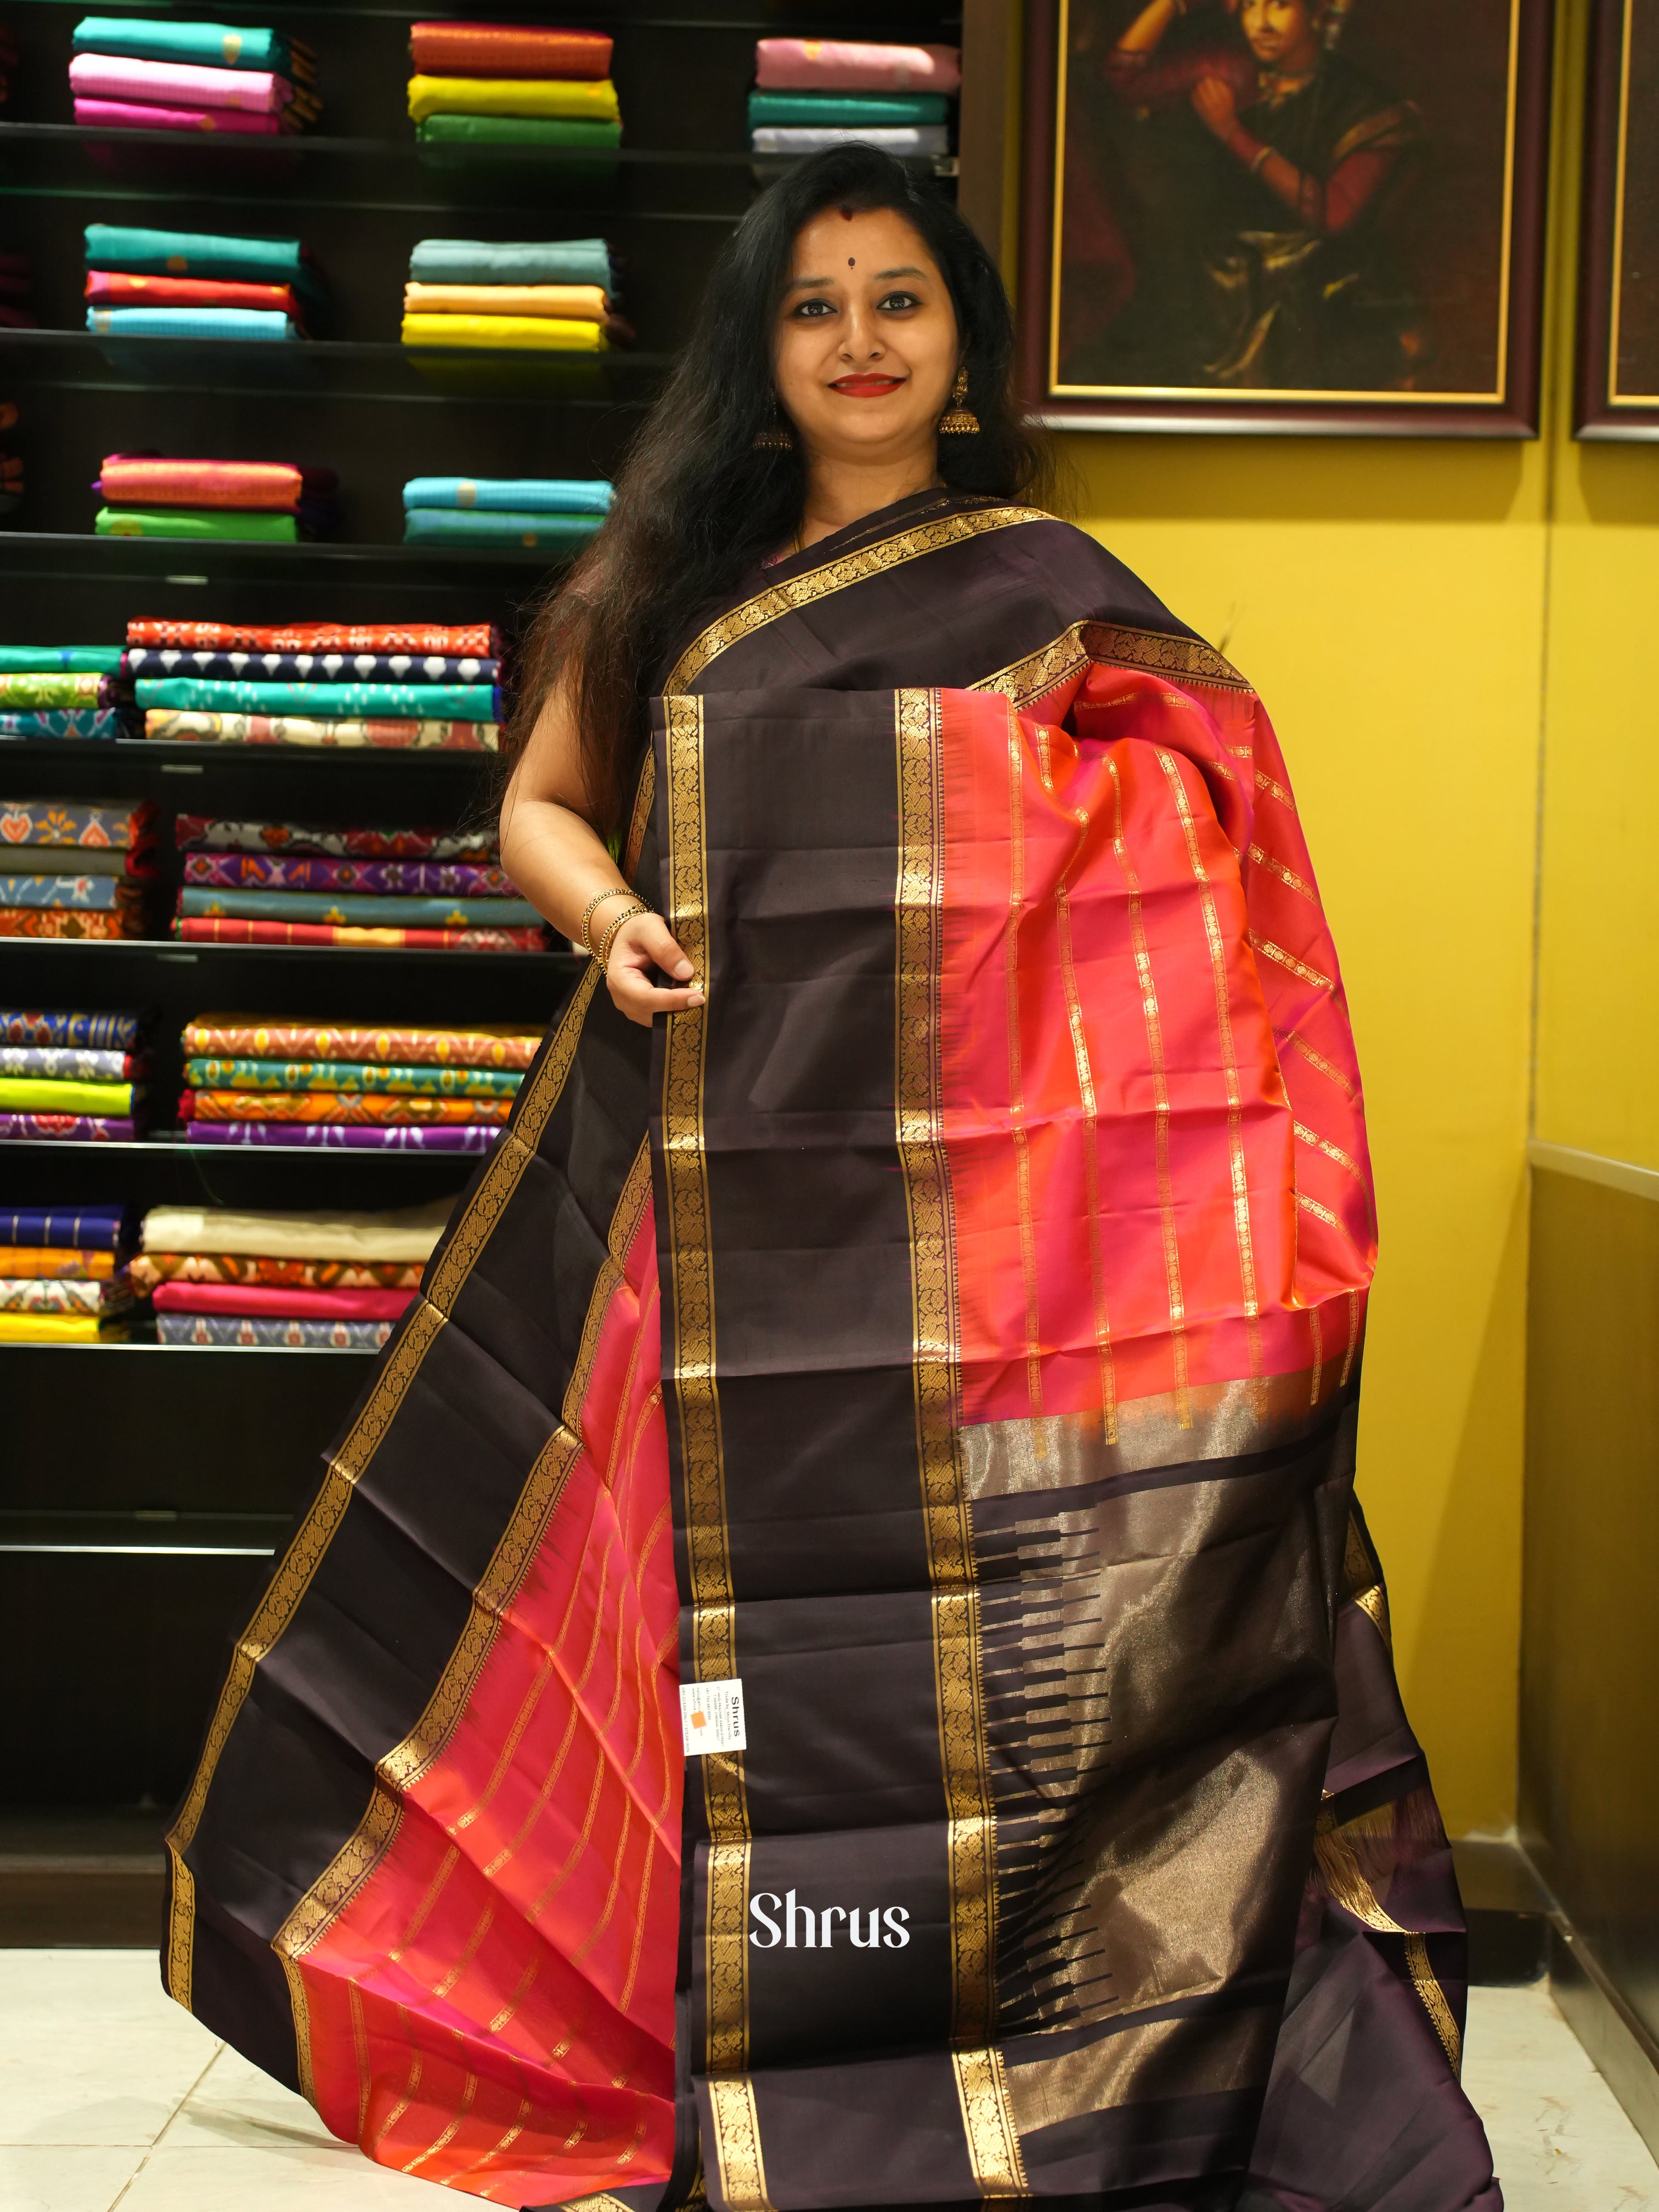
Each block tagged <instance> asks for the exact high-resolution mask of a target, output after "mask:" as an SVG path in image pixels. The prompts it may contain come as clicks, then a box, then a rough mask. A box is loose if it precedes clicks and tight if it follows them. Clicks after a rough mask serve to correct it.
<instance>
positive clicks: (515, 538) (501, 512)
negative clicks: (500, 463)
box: [404, 477, 611, 553]
mask: <svg viewBox="0 0 1659 2212" xmlns="http://www.w3.org/2000/svg"><path fill="white" fill-rule="evenodd" d="M610 508H611V486H610V484H609V483H608V482H607V481H606V479H605V477H411V478H410V482H409V483H406V484H405V485H404V540H405V542H406V543H407V544H429V543H431V542H432V541H433V540H434V539H440V540H445V541H454V540H457V539H459V540H460V541H461V542H462V543H464V544H504V543H509V542H510V543H512V544H519V545H542V546H546V547H548V548H549V549H550V550H553V551H556V552H569V553H578V552H580V550H581V549H582V547H583V546H584V545H586V543H587V541H588V539H589V538H592V536H593V534H594V533H595V532H596V531H597V530H598V529H599V526H600V524H601V523H602V522H603V521H604V520H605V516H606V514H607V513H609V512H610Z"/></svg>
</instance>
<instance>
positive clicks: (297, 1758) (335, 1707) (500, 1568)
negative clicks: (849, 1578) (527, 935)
mask: <svg viewBox="0 0 1659 2212" xmlns="http://www.w3.org/2000/svg"><path fill="white" fill-rule="evenodd" d="M646 801H647V803H648V793H647V794H646ZM645 818H646V817H645V811H644V805H642V807H641V815H640V818H639V819H638V821H636V823H635V836H634V839H633V858H634V860H635V864H637V862H638V859H639V849H640V845H641V839H642V837H643V835H644V829H645ZM597 980H598V971H597V969H589V970H588V971H587V973H586V975H585V977H584V979H583V981H582V982H581V984H580V986H579V987H578V989H577V991H576V994H575V995H574V999H573V1000H572V1001H571V1004H570V1005H569V1006H568V1008H567V1010H566V1012H565V1014H564V1017H563V1018H562V1021H561V1022H560V1023H559V1024H557V1025H556V1028H555V1030H554V1031H553V1033H552V1035H551V1036H550V1038H549V1040H548V1042H547V1043H546V1045H545V1046H544V1048H543V1051H542V1053H541V1054H540V1055H539V1056H538V1060H537V1061H536V1062H535V1064H534V1066H532V1071H531V1073H529V1075H528V1076H527V1077H526V1080H525V1083H524V1085H523V1087H522V1090H521V1091H520V1096H519V1098H518V1099H517V1100H516V1102H515V1103H514V1107H513V1117H512V1121H511V1123H510V1124H509V1127H508V1128H507V1131H506V1133H504V1134H503V1136H502V1139H501V1143H500V1145H499V1146H498V1148H497V1150H496V1151H495V1153H494V1154H493V1155H492V1157H491V1158H490V1160H489V1164H487V1165H486V1166H485V1167H483V1169H482V1170H481V1171H480V1173H479V1174H478V1176H477V1177H476V1178H475V1180H474V1182H473V1184H472V1186H471V1190H470V1192H469V1194H468V1196H467V1198H466V1200H465V1202H464V1203H463V1205H462V1206H461V1207H460V1208H459V1211H458V1212H457V1215H456V1217H455V1219H454V1221H453V1223H452V1225H451V1227H450V1229H449V1231H448V1232H447V1236H446V1238H445V1241H444V1243H443V1244H442V1245H441V1247H440V1249H439V1250H438V1251H437V1253H436V1254H435V1255H434V1258H433V1260H432V1261H431V1263H430V1264H429V1266H428V1268H427V1270H426V1273H425V1276H424V1279H423V1283H422V1293H421V1296H420V1297H419V1299H418V1300H417V1302H416V1304H415V1305H414V1306H413V1307H412V1308H411V1310H410V1314H409V1315H408V1316H407V1317H406V1318H405V1320H404V1322H403V1323H402V1324H401V1326H400V1328H399V1330H398V1335H397V1337H396V1339H395V1340H394V1341H393V1343H392V1346H390V1347H389V1348H388V1351H387V1352H386V1356H385V1358H383V1360H382V1362H381V1364H380V1369H379V1370H378V1371H377V1375H376V1377H375V1379H374V1383H373V1384H372V1385H371V1387H370V1389H369V1390H368V1393H367V1395H366V1396H365V1398H364V1400H363V1401H362V1403H361V1405H360V1407H359V1408H358V1411H357V1413H356V1416H355V1418H354V1419H353V1421H352V1423H351V1424H350V1425H349V1428H348V1430H347V1432H346V1433H345V1435H344V1436H343V1438H342V1439H341V1440H340V1442H339V1443H337V1445H336V1447H335V1448H334V1450H333V1452H332V1453H331V1456H330V1458H329V1461H328V1464H327V1468H326V1471H325V1475H324V1479H323V1483H322V1486H321V1488H320V1490H319V1493H318V1495H317V1497H316V1498H315V1500H314V1501H313V1504H312V1505H311V1507H310V1509H309V1510H308V1511H307V1513H306V1514H305V1515H304V1516H302V1518H301V1523H300V1526H299V1528H298V1531H297V1533H296V1534H295V1538H294V1540H293V1541H292V1543H291V1544H290V1546H289V1550H288V1552H287V1553H286V1555H285V1557H284V1558H283V1560H282V1562H281V1564H280V1565H279V1566H278V1568H277V1571H276V1575H275V1577H273V1580H272V1582H271V1583H270V1587H269V1589H268V1590H267V1591H266V1594H265V1595H264V1598H263V1600H262V1601H261V1603H260V1606H259V1607H258V1612H257V1613H256V1614H255V1616H254V1618H253V1620H252V1622H251V1623H250V1624H249V1626H248V1627H247V1629H246V1631H245V1632H244V1633H243V1635H242V1636H241V1637H240V1639H239V1640H238V1643H237V1644H236V1646H235V1649H234V1653H233V1657H232V1663H231V1668H230V1674H229V1677H228V1681H227V1683H226V1685H225V1688H224V1690H223V1692H222V1695H221V1698H220V1700H219V1704H218V1707H217V1710H216V1712H215V1714H214V1716H213V1718H212V1720H211V1723H210V1728H209V1733H208V1740H207V1747H206V1750H205V1753H204V1759H203V1762H202V1765H201V1767H200V1769H199V1771H198V1772H197V1777H196V1780H195V1782H194V1784H192V1787H191V1791H190V1793H189V1795H188V1796H187V1797H186V1799H185V1803H184V1806H183V1807H182V1808H181V1810H180V1813H179V1818H178V1820H177V1821H176V1823H175V1826H174V1827H173V1832H172V1834H171V1836H170V1838H169V1841H168V1854H169V1859H170V1865H171V1898H170V1906H169V1935H168V1940H167V1948H166V1951H165V1953H164V1958H163V1972H164V1976H165V1978H166V1981H167V1986H168V1988H169V1989H170V1990H171V1991H172V1993H173V1996H175V1997H177V1998H178V1999H179V2001H180V2002H183V2003H185V2004H186V2005H188V2006H190V2007H191V2009H192V2010H194V2011H195V2012H197V2015H199V2016H200V2017H201V2018H202V2019H204V2021H206V2022H207V2023H208V2024H209V2025H210V2027H213V2028H214V2029H215V2031H216V2033H220V2034H222V2035H224V2036H226V2037H227V2038H228V2039H229V2040H230V2041H231V2042H233V2043H234V2044H235V2045H237V2047H238V2048H239V2049H240V2050H242V2051H245V2052H246V2054H247V2055H249V2056H250V2057H252V2058H254V2059H255V2060H256V2061H257V2062H258V2063H260V2064H262V2065H264V2066H265V2067H266V2068H267V2069H268V2070H270V2071H271V2072H272V2073H274V2074H276V2075H278V2077H279V2078H281V2079H284V2080H286V2081H289V2084H290V2085H291V2086H293V2087H298V2088H301V2090H303V2092H304V2093H305V2094H306V2095H307V2097H308V2098H310V2099H311V2100H312V2101H313V2104H314V2105H315V2106H317V2109H318V2110H319V2112H320V2113H321V2115H322V2117H323V2118H324V2119H325V2121H326V2122H327V2123H328V2124H329V2126H330V2127H331V2129H332V2130H334V2132H335V2133H336V2134H337V2135H340V2136H344V2137H346V2138H347V2139H348V2140H355V2141H356V2142H358V2143H360V2144H361V2145H362V2148H363V2149H364V2150H365V2151H366V2152H367V2153H368V2154H369V2155H370V2156H371V2157H373V2158H374V2159H376V2160H379V2161H380V2162H381V2163H383V2164H385V2165H387V2166H393V2167H395V2168H397V2169H398V2170H399V2171H401V2172H406V2173H414V2174H419V2175H421V2176H422V2178H424V2179H428V2180H434V2181H437V2182H440V2183H441V2184H443V2185H446V2186H448V2187H453V2188H456V2189H459V2190H460V2191H464V2192H466V2193H469V2194H471V2195H474V2196H477V2197H484V2198H488V2199H490V2200H492V2201H495V2202H497V2203H505V2204H510V2205H513V2206H517V2205H520V2204H522V2203H525V2202H526V2199H529V2198H539V2197H544V2196H545V2195H546V2194H547V2193H548V2191H549V2189H550V2187H555V2188H556V2189H557V2191H558V2192H559V2193H560V2194H562V2195H568V2196H570V2197H580V2196H583V2195H586V2194H589V2193H592V2192H595V2191H605V2190H606V2189H609V2188H612V2187H616V2186H619V2185H620V2186H623V2187H629V2186H631V2185H635V2184H636V2183H638V2182H640V2181H642V2180H643V2181H647V2182H649V2183H650V2184H651V2186H650V2188H649V2191H648V2192H647V2193H648V2195H649V2197H650V2198H651V2200H652V2201H653V2202H654V2201H655V2199H656V2198H657V2197H659V2196H660V2195H661V2193H662V2184H663V2181H664V2179H665V2176H666V2175H667V2174H668V2172H669V2169H670V2166H671V2160H672V2154H673V2141H674V2120H673V2104H672V2099H673V2059H672V2050H673V2014H672V2002H673V1994H672V1959H673V1953H674V1927H675V1916H676V1911H677V1897H678V1854H679V1797H680V1789H681V1774H682V1754H681V1750H680V1743H679V1723H678V1710H677V1699H676V1697H675V1693H674V1679H675V1671H676V1666H675V1650H674V1646H675V1641H676V1636H677V1620H678V1600H677V1597H676V1594H675V1589H674V1583H673V1569H672V1558H671V1536H670V1532H669V1527H668V1511H667V1474H666V1467H665V1459H664V1437H663V1425H662V1419H661V1393H660V1383H659V1350H658V1345H659V1317H658V1310H657V1292H656V1269H655V1255H654V1252H653V1244H652V1208H651V1194H650V1171H649V1164H648V1161H647V1157H646V1152H645V1146H644V1127H645V1093H644V1082H645V1075H646V1066H647V1059H646V1054H647V1041H646V1039H645V1037H644V1036H643V1033H642V1032H639V1031H630V1030H629V1026H628V1024H625V1023H624V1022H623V1021H622V1020H621V1018H620V1017H617V1016H616V1015H615V1013H614V1010H612V1009H611V1007H610V1004H609V1001H608V1000H607V999H606V998H605V994H603V993H602V992H601V993H599V994H597V997H596V991H595V986H596V983H597ZM550 1255H553V1256H552V1257H551V1259H550ZM550 1266H551V1267H552V1270H553V1279H552V1281H551V1282H550V1283H549V1281H548V1280H547V1279H546V1275H547V1270H548V1268H549V1267H550Z"/></svg>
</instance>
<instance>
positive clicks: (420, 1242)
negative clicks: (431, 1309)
mask: <svg viewBox="0 0 1659 2212" xmlns="http://www.w3.org/2000/svg"><path fill="white" fill-rule="evenodd" d="M453 1211H454V1201H453V1200H452V1199H447V1198H440V1199H435V1200H432V1202H431V1203H430V1204H428V1205H426V1206H403V1207H400V1208H399V1209H398V1211H397V1212H394V1213H327V1212H318V1213H234V1212H229V1211H228V1210H226V1209H222V1208H220V1207H217V1206H151V1208H150V1210H149V1212H148V1213H147V1214H146V1215H145V1216H144V1224H143V1247H144V1249H145V1251H147V1252H253V1253H258V1254H259V1255H261V1257H263V1258H266V1259H272V1260H289V1259H291V1260H420V1261H424V1260H427V1259H429V1258H430V1256H431V1254H432V1249H433V1247H434V1245H435V1244H436V1243H437V1241H438V1239H439V1237H441V1236H442V1234H443V1231H444V1226H445V1224H446V1223H447V1221H448V1219H449V1217H450V1215H451V1213H452V1212H453Z"/></svg>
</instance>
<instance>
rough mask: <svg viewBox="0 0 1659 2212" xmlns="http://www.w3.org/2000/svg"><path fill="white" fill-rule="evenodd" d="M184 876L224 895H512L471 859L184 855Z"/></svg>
mask: <svg viewBox="0 0 1659 2212" xmlns="http://www.w3.org/2000/svg"><path fill="white" fill-rule="evenodd" d="M184 877H185V883H186V884H212V885H214V886H215V887H216V888H223V889H225V890H238V889H253V888H259V889H264V890H293V891H380V892H384V891H408V892H413V893H414V894H416V896H421V897H427V898H483V897H491V896H497V897H507V898H511V897H512V896H513V885H512V883H511V882H510V880H509V879H508V878H507V876H506V874H505V873H504V872H502V871H501V869H500V868H496V867H490V866H483V865H481V864H480V863H478V862H476V861H471V860H303V859H300V858H298V857H295V858H289V856H287V855H286V854H266V853H187V854H185V856H184Z"/></svg>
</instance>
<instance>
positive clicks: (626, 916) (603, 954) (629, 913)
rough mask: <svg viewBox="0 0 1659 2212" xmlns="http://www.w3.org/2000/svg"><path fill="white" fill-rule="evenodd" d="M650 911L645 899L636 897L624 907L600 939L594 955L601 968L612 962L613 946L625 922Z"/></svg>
mask: <svg viewBox="0 0 1659 2212" xmlns="http://www.w3.org/2000/svg"><path fill="white" fill-rule="evenodd" d="M650 911H651V909H650V908H649V907H648V906H647V904H646V903H645V902H644V900H643V899H635V902H634V903H633V905H632V906H625V907H624V908H623V910H622V912H621V913H620V914H619V915H617V919H616V920H615V921H613V922H612V923H611V927H609V929H607V930H606V931H605V935H604V936H603V937H602V938H601V939H599V951H597V952H596V953H595V954H594V956H593V957H594V958H595V959H596V960H597V961H598V962H599V965H600V967H601V968H607V967H609V966H610V964H611V945H612V943H613V942H614V940H615V939H616V934H617V931H618V930H619V929H620V928H621V927H622V926H623V922H625V921H633V919H634V917H635V915H641V914H649V913H650Z"/></svg>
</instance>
